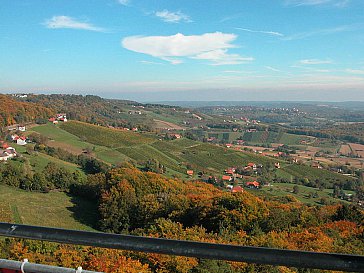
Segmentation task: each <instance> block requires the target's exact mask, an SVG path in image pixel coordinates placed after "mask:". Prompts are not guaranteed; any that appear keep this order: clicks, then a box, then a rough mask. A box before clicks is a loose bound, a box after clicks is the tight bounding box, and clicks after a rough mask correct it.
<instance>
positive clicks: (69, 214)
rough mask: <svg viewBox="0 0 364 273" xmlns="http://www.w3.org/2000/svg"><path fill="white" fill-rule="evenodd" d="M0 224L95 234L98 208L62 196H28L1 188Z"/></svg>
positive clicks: (5, 187)
mask: <svg viewBox="0 0 364 273" xmlns="http://www.w3.org/2000/svg"><path fill="white" fill-rule="evenodd" d="M0 193H1V194H0V204H1V205H0V212H1V211H3V212H4V214H2V215H0V220H3V221H9V222H14V223H18V224H29V225H38V226H49V227H59V228H67V229H79V230H89V231H92V230H94V229H93V228H92V226H94V225H95V224H96V221H97V215H96V211H97V208H96V206H95V204H93V203H92V202H89V201H86V200H84V199H81V198H78V197H71V196H69V195H67V194H66V193H63V192H50V193H38V192H28V191H23V190H20V189H16V188H13V187H9V186H5V185H0Z"/></svg>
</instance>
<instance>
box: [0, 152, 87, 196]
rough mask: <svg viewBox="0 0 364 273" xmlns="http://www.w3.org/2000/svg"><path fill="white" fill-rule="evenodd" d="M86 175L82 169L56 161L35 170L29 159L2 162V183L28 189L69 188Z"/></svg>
mask: <svg viewBox="0 0 364 273" xmlns="http://www.w3.org/2000/svg"><path fill="white" fill-rule="evenodd" d="M84 179H85V177H84V175H82V173H81V172H80V171H74V172H71V171H69V170H67V169H65V168H63V167H59V166H57V165H56V164H55V163H52V162H50V163H48V164H47V166H46V167H45V168H44V169H43V170H42V171H36V172H33V171H32V168H31V166H30V164H29V161H28V160H27V159H18V160H13V161H9V162H7V163H6V164H0V184H4V185H8V186H12V187H17V188H20V189H23V190H27V191H39V192H49V191H51V190H54V189H58V190H69V189H70V188H71V186H72V185H74V184H80V183H82V181H84Z"/></svg>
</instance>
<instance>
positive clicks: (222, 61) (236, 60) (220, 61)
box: [192, 49, 254, 65]
mask: <svg viewBox="0 0 364 273" xmlns="http://www.w3.org/2000/svg"><path fill="white" fill-rule="evenodd" d="M192 58H193V59H200V60H208V61H211V62H212V65H227V64H242V63H246V62H251V61H254V58H252V57H242V56H240V55H239V54H229V53H227V50H226V49H217V50H211V51H208V52H203V53H200V54H198V55H196V56H194V57H192Z"/></svg>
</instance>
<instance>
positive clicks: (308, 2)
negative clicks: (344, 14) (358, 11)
mask: <svg viewBox="0 0 364 273" xmlns="http://www.w3.org/2000/svg"><path fill="white" fill-rule="evenodd" d="M349 2H350V0H286V1H285V4H286V5H289V6H320V5H331V6H334V7H339V8H342V7H346V6H347V5H348V4H349Z"/></svg>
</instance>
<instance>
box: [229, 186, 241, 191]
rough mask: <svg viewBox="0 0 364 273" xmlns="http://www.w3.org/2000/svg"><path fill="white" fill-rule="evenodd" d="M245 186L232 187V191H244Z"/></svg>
mask: <svg viewBox="0 0 364 273" xmlns="http://www.w3.org/2000/svg"><path fill="white" fill-rule="evenodd" d="M243 191H244V190H243V188H242V187H240V186H235V187H233V188H232V189H231V192H243Z"/></svg>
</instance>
